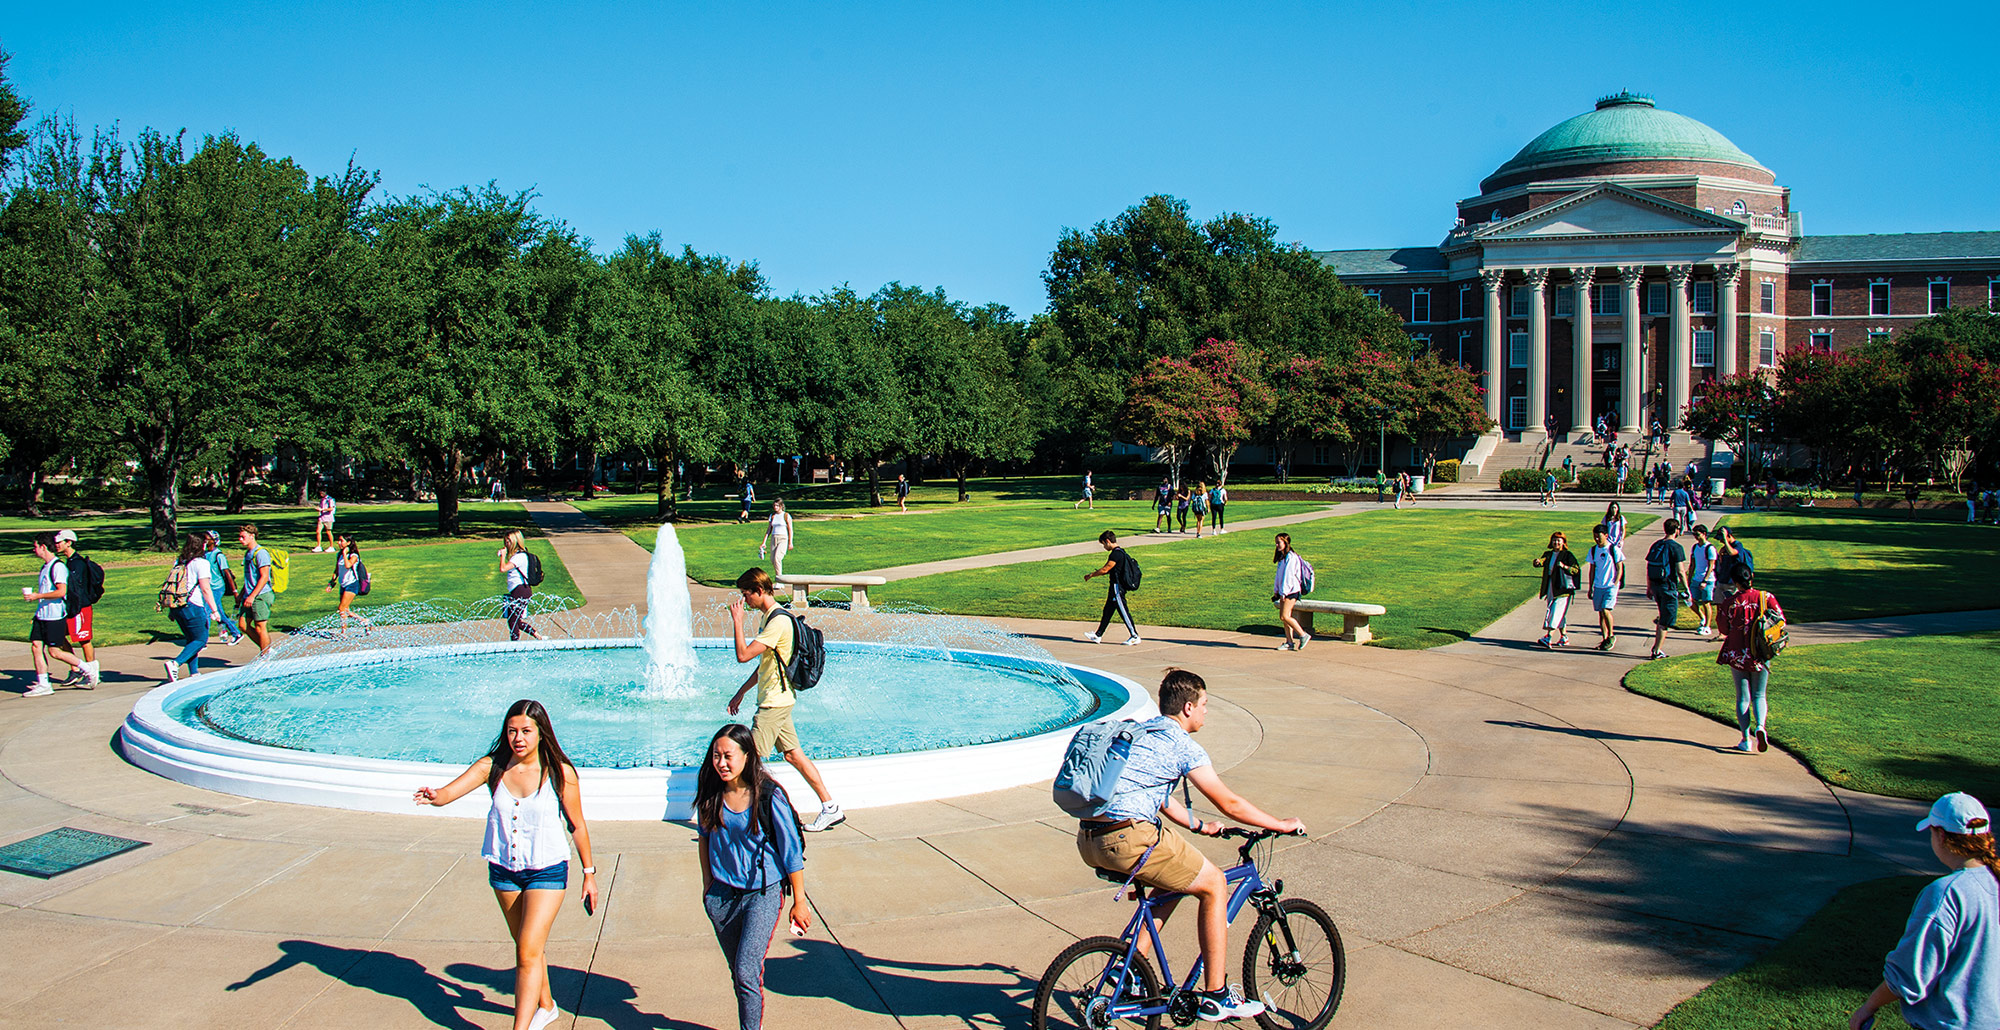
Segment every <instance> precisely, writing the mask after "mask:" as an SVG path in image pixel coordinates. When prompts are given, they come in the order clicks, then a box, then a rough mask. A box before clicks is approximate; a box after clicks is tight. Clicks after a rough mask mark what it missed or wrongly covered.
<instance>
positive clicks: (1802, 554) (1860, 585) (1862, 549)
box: [1725, 512, 2000, 622]
mask: <svg viewBox="0 0 2000 1030" xmlns="http://www.w3.org/2000/svg"><path fill="white" fill-rule="evenodd" d="M1725 514H1728V519H1727V523H1728V525H1729V527H1730V528H1731V529H1732V530H1734V531H1735V533H1736V535H1737V536H1738V537H1739V538H1740V539H1741V540H1742V541H1743V543H1744V544H1746V545H1748V546H1749V548H1750V550H1751V552H1752V553H1753V554H1755V555H1756V558H1757V585H1758V586H1760V587H1764V588H1766V589H1768V590H1770V591H1771V592H1772V593H1774V594H1777V595H1778V599H1779V600H1780V601H1782V602H1783V603H1784V605H1785V614H1786V615H1787V616H1788V617H1790V618H1792V619H1795V620H1797V621H1799V622H1831V621H1838V620H1841V619H1861V618H1867V617H1870V616H1884V615H1909V614H1913V613H1916V612H1949V611H1971V610H1977V609H1983V608H2000V529H1996V528H1995V527H1993V526H1967V525H1964V524H1963V523H1950V522H1916V523H1913V522H1903V521H1895V520H1888V519H1871V518H1868V517H1865V516H1862V515H1855V514H1846V515H1841V514H1833V513H1830V512H1829V513H1819V512H1799V513H1797V514H1786V515H1741V514H1731V513H1725Z"/></svg>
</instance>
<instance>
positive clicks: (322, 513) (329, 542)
mask: <svg viewBox="0 0 2000 1030" xmlns="http://www.w3.org/2000/svg"><path fill="white" fill-rule="evenodd" d="M334 508H335V505H334V503H333V495H332V494H330V493H328V492H326V491H325V490H321V491H320V492H319V518H318V519H317V520H315V521H314V522H313V553H314V554H319V553H321V552H323V551H331V550H333V515H334ZM322 537H324V538H325V541H326V546H325V547H321V546H320V539H321V538H322Z"/></svg>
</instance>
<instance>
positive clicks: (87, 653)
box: [56, 529, 100, 688]
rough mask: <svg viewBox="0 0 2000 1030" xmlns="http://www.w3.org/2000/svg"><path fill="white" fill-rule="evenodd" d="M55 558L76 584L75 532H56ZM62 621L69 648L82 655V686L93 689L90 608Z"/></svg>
mask: <svg viewBox="0 0 2000 1030" xmlns="http://www.w3.org/2000/svg"><path fill="white" fill-rule="evenodd" d="M56 556H57V557H58V558H61V559H62V561H63V565H64V566H66V567H67V568H68V569H69V573H70V576H69V582H71V583H76V582H77V576H76V573H77V558H78V557H79V555H78V554H77V553H76V531H75V530H72V529H59V530H57V531H56ZM63 621H64V622H65V623H66V624H67V625H66V628H67V629H68V630H69V640H70V644H71V646H72V647H74V648H76V649H77V650H78V651H81V652H82V654H83V664H82V665H80V666H78V667H77V671H78V672H79V673H81V674H82V676H83V685H84V686H85V687H86V688H88V687H94V686H96V685H97V683H98V680H99V678H100V676H99V673H98V671H97V645H96V644H93V643H91V637H90V606H89V605H84V606H83V607H82V608H80V609H78V610H77V613H76V614H75V615H72V616H70V617H69V618H67V619H65V620H63Z"/></svg>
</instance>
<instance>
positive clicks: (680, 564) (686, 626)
mask: <svg viewBox="0 0 2000 1030" xmlns="http://www.w3.org/2000/svg"><path fill="white" fill-rule="evenodd" d="M644 644H645V649H646V667H645V674H644V675H645V681H646V692H647V693H648V694H649V695H652V696H654V697H687V696H690V695H691V694H692V693H693V688H692V686H691V685H690V684H691V683H692V681H693V679H694V669H695V657H694V604H693V602H692V601H691V600H690V598H689V597H688V588H687V555H686V553H685V552H683V551H682V550H681V541H680V537H678V536H676V535H675V534H674V527H673V524H672V523H661V524H660V532H659V535H658V536H656V537H654V538H653V561H652V564H651V565H650V566H648V567H647V569H646V621H645V637H644Z"/></svg>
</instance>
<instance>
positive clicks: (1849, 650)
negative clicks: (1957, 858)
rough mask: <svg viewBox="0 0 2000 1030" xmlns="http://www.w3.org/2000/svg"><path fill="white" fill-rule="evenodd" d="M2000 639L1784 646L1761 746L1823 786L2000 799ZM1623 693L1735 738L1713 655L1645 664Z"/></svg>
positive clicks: (1723, 739) (1729, 698) (1724, 680)
mask: <svg viewBox="0 0 2000 1030" xmlns="http://www.w3.org/2000/svg"><path fill="white" fill-rule="evenodd" d="M1995 668H2000V633H1994V632H1987V633H1967V634H1957V635H1944V636H1931V637H1908V638H1904V639H1900V640H1873V641H1867V642H1864V643H1857V644H1820V645H1816V646H1812V647H1795V648H1787V649H1786V651H1785V653H1784V654H1782V655H1779V656H1778V658H1777V660H1776V661H1774V662H1772V663H1771V686H1770V705H1771V712H1770V724H1769V729H1770V732H1771V739H1772V740H1773V741H1774V742H1776V743H1777V744H1779V745H1782V746H1783V747H1784V748H1785V749H1786V750H1787V751H1790V752H1792V753H1793V754H1796V755H1798V756H1799V757H1800V758H1802V759H1803V760H1804V761H1805V762H1806V764H1807V765H1809V766H1811V768H1812V770H1813V772H1814V773H1816V774H1818V775H1819V776H1820V778H1821V779H1824V780H1826V781H1827V782H1829V783H1836V784H1839V785H1840V786H1843V787H1848V788H1851V789H1853V790H1860V791H1867V792H1868V793H1871V794H1888V795H1891V796H1893V797H1904V798H1914V799H1916V800H1919V801H1932V800H1935V799H1936V798H1937V797H1938V796H1939V795H1942V794H1946V793H1949V792H1951V791H1954V790H1963V791H1966V792H1967V793H1970V794H1972V795H1974V796H1975V797H1984V798H2000V760H1996V759H1995V758H1994V757H1993V741H1994V740H1995V739H1996V736H2000V693H1996V692H1995V691H1994V689H1993V670H1994V669H1995ZM1625 685H1626V687H1627V688H1628V689H1630V690H1632V691H1634V692H1636V693H1639V694H1644V695H1646V696H1647V697H1652V698H1658V699H1659V700H1662V701H1666V702H1668V703H1670V704H1675V705H1679V706H1681V707H1683V708H1687V709H1690V710H1692V711H1695V712H1699V713H1701V714H1703V715H1707V716H1709V717H1711V718H1714V719H1716V720H1718V721H1720V722H1723V723H1725V724H1727V725H1728V727H1729V728H1728V729H1727V730H1726V731H1720V730H1719V731H1718V732H1717V733H1716V740H1717V742H1718V743H1728V742H1731V741H1732V740H1733V739H1734V734H1735V732H1736V693H1735V690H1734V689H1733V688H1732V687H1731V686H1730V682H1729V677H1728V674H1727V671H1726V670H1724V669H1723V667H1722V666H1719V665H1717V664H1715V656H1714V655H1713V654H1712V653H1711V654H1705V655H1704V654H1697V655H1687V656H1684V657H1681V658H1673V659H1669V660H1667V661H1661V662H1650V663H1648V664H1646V665H1642V666H1639V667H1638V668H1635V669H1633V670H1632V671H1631V672H1630V673H1628V674H1626V677H1625Z"/></svg>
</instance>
